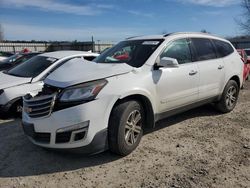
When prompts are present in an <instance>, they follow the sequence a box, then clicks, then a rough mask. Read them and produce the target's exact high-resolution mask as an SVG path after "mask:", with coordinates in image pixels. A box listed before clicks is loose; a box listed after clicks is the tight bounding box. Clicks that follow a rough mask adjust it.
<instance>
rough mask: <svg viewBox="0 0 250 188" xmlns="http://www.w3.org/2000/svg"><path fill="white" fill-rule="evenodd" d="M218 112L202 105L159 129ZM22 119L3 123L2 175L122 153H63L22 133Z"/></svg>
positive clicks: (92, 162) (73, 165)
mask: <svg viewBox="0 0 250 188" xmlns="http://www.w3.org/2000/svg"><path fill="white" fill-rule="evenodd" d="M214 115H218V113H216V111H214V109H213V108H212V107H211V106H203V107H200V108H197V109H194V110H191V111H188V112H186V113H182V114H180V115H177V116H173V117H170V118H168V119H166V120H163V121H160V122H159V123H157V126H156V128H154V129H153V130H150V131H147V132H146V134H148V133H150V132H153V131H157V130H160V129H163V128H166V127H169V126H172V125H175V124H177V123H179V122H182V121H184V120H186V119H190V118H194V117H201V116H214ZM20 123H21V120H9V121H7V122H3V123H0V149H1V152H0V177H20V176H33V175H41V174H50V173H55V172H65V171H71V170H77V169H81V168H86V167H91V166H97V165H102V164H106V163H110V162H112V161H115V160H118V159H120V158H121V157H119V156H116V155H113V154H112V153H110V152H109V151H106V152H104V153H101V154H97V155H94V156H82V155H78V154H62V153H56V152H52V151H47V150H44V149H42V148H40V147H37V146H34V145H33V144H32V143H31V142H30V141H29V140H28V139H27V138H26V136H25V135H24V134H23V130H22V128H21V125H20Z"/></svg>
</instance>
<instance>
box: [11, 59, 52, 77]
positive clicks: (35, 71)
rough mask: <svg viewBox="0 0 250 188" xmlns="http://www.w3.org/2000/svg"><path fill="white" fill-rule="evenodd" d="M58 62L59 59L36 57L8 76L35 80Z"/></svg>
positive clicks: (12, 70) (15, 68)
mask: <svg viewBox="0 0 250 188" xmlns="http://www.w3.org/2000/svg"><path fill="white" fill-rule="evenodd" d="M56 61H57V59H56V58H52V57H45V56H35V57H32V58H31V59H29V60H27V61H25V62H24V63H22V64H19V65H17V66H16V67H14V68H12V69H10V70H9V71H8V72H7V74H10V75H14V76H20V77H27V78H34V77H36V76H37V75H39V74H40V73H42V72H43V71H44V70H45V69H47V68H48V67H49V66H51V65H52V64H53V63H54V62H56Z"/></svg>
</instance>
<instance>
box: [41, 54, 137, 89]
mask: <svg viewBox="0 0 250 188" xmlns="http://www.w3.org/2000/svg"><path fill="white" fill-rule="evenodd" d="M132 70H133V67H131V66H129V65H127V64H125V63H122V64H110V63H95V62H89V61H86V60H81V59H73V60H70V61H68V62H67V63H65V64H64V65H62V66H61V67H59V68H58V69H56V70H55V71H54V72H53V73H51V74H50V75H49V76H48V77H47V78H46V79H45V81H44V82H45V83H46V84H48V85H52V86H56V87H60V88H65V87H69V86H72V85H76V84H80V83H84V82H88V81H93V80H98V79H103V78H107V77H111V76H115V75H120V74H125V73H128V72H130V71H132Z"/></svg>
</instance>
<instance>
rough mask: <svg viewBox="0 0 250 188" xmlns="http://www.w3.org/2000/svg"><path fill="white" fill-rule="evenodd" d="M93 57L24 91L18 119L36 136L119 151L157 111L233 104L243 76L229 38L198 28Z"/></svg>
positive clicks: (59, 144)
mask: <svg viewBox="0 0 250 188" xmlns="http://www.w3.org/2000/svg"><path fill="white" fill-rule="evenodd" d="M124 51H126V58H119V59H116V56H117V54H123V52H124ZM93 61H94V62H93V63H88V62H84V61H81V60H77V59H75V60H71V61H69V62H67V64H65V65H63V66H61V67H59V68H58V69H56V70H55V71H54V72H53V73H52V74H50V75H49V76H48V77H47V78H46V79H45V81H44V82H45V85H44V87H43V90H42V91H41V92H39V93H38V94H37V95H32V94H27V95H25V96H24V97H23V101H24V108H23V119H22V126H23V129H24V132H25V134H26V135H27V136H28V138H29V139H30V140H31V141H32V142H33V143H34V144H36V145H39V146H41V147H45V148H50V149H56V150H69V151H77V152H78V151H80V152H82V153H98V152H101V151H104V150H106V149H110V150H111V151H112V152H114V153H116V154H119V155H122V156H125V155H128V154H130V153H131V152H132V151H133V150H135V149H136V147H137V146H138V144H139V142H140V140H141V138H142V135H143V131H144V130H145V129H146V128H152V127H154V126H155V122H157V121H158V120H160V119H163V118H166V117H169V116H171V115H173V114H176V113H180V112H183V111H186V110H188V109H191V108H195V107H197V106H200V105H203V104H207V103H213V104H214V106H215V107H216V108H217V110H219V111H220V112H222V113H228V112H230V111H232V110H233V109H234V107H235V106H236V103H237V100H238V94H239V88H240V87H241V85H242V81H243V75H242V74H243V63H242V62H241V59H240V56H239V54H238V53H237V51H236V50H235V48H234V47H233V46H232V44H231V43H230V42H229V41H227V40H225V39H222V38H219V37H216V36H212V35H209V34H202V33H172V34H168V35H156V36H145V37H133V38H129V39H127V40H125V41H122V42H120V43H118V44H117V45H115V46H114V47H112V48H110V49H109V50H107V51H105V52H103V53H102V54H101V55H100V56H98V57H97V58H96V59H94V60H93Z"/></svg>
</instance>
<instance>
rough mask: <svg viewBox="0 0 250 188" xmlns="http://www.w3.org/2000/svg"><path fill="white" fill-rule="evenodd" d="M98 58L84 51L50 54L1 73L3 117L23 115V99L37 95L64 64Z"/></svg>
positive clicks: (36, 57)
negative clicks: (48, 79)
mask: <svg viewBox="0 0 250 188" xmlns="http://www.w3.org/2000/svg"><path fill="white" fill-rule="evenodd" d="M28 54H29V53H28ZM97 56H98V54H96V53H91V52H83V51H57V52H49V53H44V54H40V55H37V56H34V57H32V58H31V59H29V60H27V61H25V62H23V63H21V64H19V65H17V66H15V67H13V68H11V69H9V70H8V71H5V72H0V114H1V116H3V117H4V116H6V115H8V114H10V115H13V114H14V115H21V113H22V97H23V96H24V95H25V94H27V93H32V94H37V93H38V92H39V91H40V90H41V89H42V88H43V80H44V79H45V78H46V77H47V76H48V75H49V74H51V73H52V72H53V71H54V70H55V69H56V68H58V67H59V66H61V65H62V64H64V63H66V62H67V61H69V60H70V59H74V58H84V59H94V58H95V57H97Z"/></svg>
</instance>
